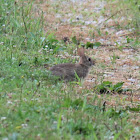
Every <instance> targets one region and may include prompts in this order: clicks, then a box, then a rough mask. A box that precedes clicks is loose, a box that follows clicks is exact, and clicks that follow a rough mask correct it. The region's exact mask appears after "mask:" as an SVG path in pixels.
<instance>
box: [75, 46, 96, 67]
mask: <svg viewBox="0 0 140 140" xmlns="http://www.w3.org/2000/svg"><path fill="white" fill-rule="evenodd" d="M78 55H79V56H80V62H79V64H80V65H84V66H87V67H91V66H92V65H94V64H95V60H93V59H91V58H90V57H88V56H86V55H85V49H84V48H79V49H78Z"/></svg>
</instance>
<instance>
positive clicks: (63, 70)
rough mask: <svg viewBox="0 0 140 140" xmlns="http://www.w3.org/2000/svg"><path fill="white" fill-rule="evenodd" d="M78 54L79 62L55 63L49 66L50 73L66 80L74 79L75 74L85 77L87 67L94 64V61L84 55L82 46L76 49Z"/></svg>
mask: <svg viewBox="0 0 140 140" xmlns="http://www.w3.org/2000/svg"><path fill="white" fill-rule="evenodd" d="M78 55H79V56H80V62H79V63H77V64H70V63H64V64H58V65H55V66H53V67H51V68H50V70H51V72H52V74H53V75H55V76H57V77H60V78H61V79H64V80H66V81H73V80H76V74H77V75H78V77H79V78H80V79H81V78H85V77H86V76H87V74H88V71H89V68H90V67H91V66H92V65H94V64H95V61H94V60H92V59H91V58H90V57H88V56H86V55H85V50H84V48H79V49H78Z"/></svg>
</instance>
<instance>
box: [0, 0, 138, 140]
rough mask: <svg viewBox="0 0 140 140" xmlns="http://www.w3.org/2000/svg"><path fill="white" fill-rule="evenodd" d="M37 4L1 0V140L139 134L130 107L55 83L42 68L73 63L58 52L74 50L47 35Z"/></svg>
mask: <svg viewBox="0 0 140 140" xmlns="http://www.w3.org/2000/svg"><path fill="white" fill-rule="evenodd" d="M32 4H33V3H30V2H29V1H28V4H27V3H22V2H21V1H19V2H15V1H14V0H7V1H5V0H1V1H0V139H4V138H8V139H12V140H16V139H32V140H34V139H44V140H45V139H49V140H51V139H52V140H54V139H57V140H59V139H70V140H71V139H74V140H76V139H77V140H79V139H87V140H93V139H95V140H98V139H106V140H108V139H114V140H118V139H130V138H132V137H136V138H138V134H139V128H138V127H135V125H133V124H132V123H131V122H130V121H129V120H130V119H131V118H130V117H131V116H130V114H129V111H128V110H127V109H124V108H122V106H119V105H118V106H116V107H107V106H106V105H105V104H103V103H104V97H103V96H101V97H102V98H98V96H97V95H96V93H93V92H92V91H90V90H83V91H82V93H78V92H77V90H76V88H75V86H76V85H75V84H72V83H69V84H67V85H66V84H65V83H63V82H61V81H59V82H56V81H55V79H53V78H52V77H51V75H50V73H49V71H48V70H47V69H45V68H44V67H43V65H44V64H48V65H49V66H52V65H53V64H56V63H64V62H68V61H69V60H67V59H64V60H62V59H58V58H56V57H55V54H57V53H59V51H61V53H62V52H63V51H65V50H68V49H70V48H68V49H67V48H66V47H65V45H64V44H63V43H62V42H60V41H58V40H57V39H55V36H54V35H52V34H50V35H48V34H46V33H44V31H43V25H44V21H43V15H42V14H41V15H40V16H39V17H38V18H36V17H35V15H34V14H33V9H32ZM45 46H48V48H47V50H48V52H46V50H45V49H46V48H45ZM41 49H42V51H41V52H40V50H41ZM50 49H53V52H51V51H49V50H50ZM84 95H90V96H91V98H90V99H87V97H86V96H84Z"/></svg>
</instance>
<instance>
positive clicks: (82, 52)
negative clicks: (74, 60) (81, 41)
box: [77, 47, 85, 56]
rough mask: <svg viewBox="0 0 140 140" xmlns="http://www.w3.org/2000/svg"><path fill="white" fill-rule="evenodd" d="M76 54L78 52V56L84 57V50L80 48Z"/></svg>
mask: <svg viewBox="0 0 140 140" xmlns="http://www.w3.org/2000/svg"><path fill="white" fill-rule="evenodd" d="M77 52H78V55H79V56H84V55H85V49H84V48H83V47H82V48H78V50H77Z"/></svg>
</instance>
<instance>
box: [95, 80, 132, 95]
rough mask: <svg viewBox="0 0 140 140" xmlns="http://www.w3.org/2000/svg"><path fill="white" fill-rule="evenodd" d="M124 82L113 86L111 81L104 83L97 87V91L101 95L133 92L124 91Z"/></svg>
mask: <svg viewBox="0 0 140 140" xmlns="http://www.w3.org/2000/svg"><path fill="white" fill-rule="evenodd" d="M123 84H124V82H118V83H117V84H115V85H113V84H112V82H110V81H103V82H102V83H101V84H100V85H97V86H96V87H95V89H97V91H98V92H99V93H101V94H102V93H113V94H114V93H119V94H120V93H123V92H127V91H131V90H130V89H122V86H123Z"/></svg>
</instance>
